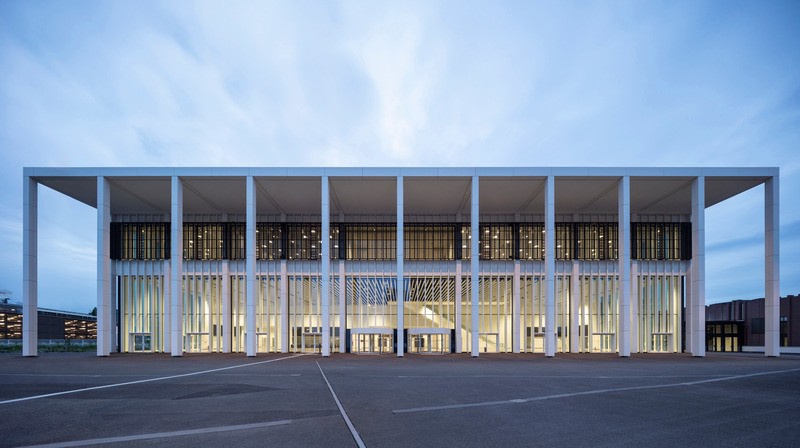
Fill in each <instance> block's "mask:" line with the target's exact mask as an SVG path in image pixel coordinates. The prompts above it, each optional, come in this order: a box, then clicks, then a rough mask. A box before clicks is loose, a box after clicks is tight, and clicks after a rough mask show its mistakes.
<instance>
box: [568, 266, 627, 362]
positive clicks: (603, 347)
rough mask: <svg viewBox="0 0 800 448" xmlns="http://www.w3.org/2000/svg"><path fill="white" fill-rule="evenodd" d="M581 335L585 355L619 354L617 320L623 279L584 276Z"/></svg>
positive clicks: (581, 292) (609, 276)
mask: <svg viewBox="0 0 800 448" xmlns="http://www.w3.org/2000/svg"><path fill="white" fill-rule="evenodd" d="M578 283H579V285H580V288H581V291H580V303H579V305H578V309H579V313H580V314H579V316H578V317H579V319H578V324H579V327H578V334H579V337H580V344H579V347H580V351H582V352H612V353H613V352H615V351H616V350H617V316H618V310H617V307H618V304H619V303H618V302H619V277H617V276H616V275H582V276H581V277H580V279H579V280H578Z"/></svg>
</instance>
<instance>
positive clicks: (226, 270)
mask: <svg viewBox="0 0 800 448" xmlns="http://www.w3.org/2000/svg"><path fill="white" fill-rule="evenodd" d="M245 244H247V242H246V241H245ZM230 272H231V271H230V266H228V260H222V353H230V352H231V325H232V324H233V322H232V320H231V274H230Z"/></svg>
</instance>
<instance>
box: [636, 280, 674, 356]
mask: <svg viewBox="0 0 800 448" xmlns="http://www.w3.org/2000/svg"><path fill="white" fill-rule="evenodd" d="M637 283H638V289H639V303H638V305H639V310H638V311H639V313H638V316H637V317H638V319H639V322H638V324H639V350H640V351H642V352H678V351H680V340H681V338H680V333H679V331H680V325H681V320H680V310H681V304H682V301H683V300H682V299H683V296H682V286H683V277H682V276H679V275H640V276H639V280H638V282H637Z"/></svg>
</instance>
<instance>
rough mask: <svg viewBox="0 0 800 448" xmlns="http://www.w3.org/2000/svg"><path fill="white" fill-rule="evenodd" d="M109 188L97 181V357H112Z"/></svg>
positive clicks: (102, 182) (103, 182)
mask: <svg viewBox="0 0 800 448" xmlns="http://www.w3.org/2000/svg"><path fill="white" fill-rule="evenodd" d="M112 312H113V307H112V305H111V188H110V187H109V185H108V179H106V178H105V177H103V176H98V177H97V356H108V355H110V354H111V345H112V343H113V342H112V338H111V322H112V317H111V316H112Z"/></svg>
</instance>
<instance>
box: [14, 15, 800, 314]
mask: <svg viewBox="0 0 800 448" xmlns="http://www.w3.org/2000/svg"><path fill="white" fill-rule="evenodd" d="M798 24H800V3H798V2H777V1H765V2H753V1H744V2H737V1H720V2H703V1H669V2H657V1H647V2H641V1H639V2H624V1H608V2H585V1H580V2H555V1H553V2H537V1H520V2H501V3H498V2H462V1H459V2H456V1H450V2H434V1H424V2H393V3H379V2H361V1H359V2H238V1H233V2H228V1H226V2H132V1H129V2H125V1H118V2H107V1H106V2H92V1H80V2H63V1H54V2H41V1H9V0H5V1H2V2H0V188H2V194H1V195H0V201H2V202H1V203H0V206H1V207H2V208H1V209H0V210H2V213H0V250H1V251H2V257H0V289H10V290H12V291H13V292H14V297H15V298H17V299H20V300H21V297H22V294H21V293H22V284H21V283H22V282H21V276H22V267H21V265H22V263H21V253H22V241H21V240H22V236H21V235H22V211H21V203H22V184H21V179H22V167H23V166H216V165H222V166H248V165H253V166H342V165H345V166H398V165H399V166H429V165H435V166H439V165H441V166H517V165H524V166H779V167H780V168H781V200H782V208H781V251H782V260H781V280H782V285H781V293H782V294H784V295H785V294H796V293H800V279H798V273H800V256H798V253H800V250H799V249H800V207H798V206H797V204H796V201H797V200H796V199H794V198H795V197H797V196H798V193H800V175H799V174H800V173H798V169H800V45H798V42H800V26H798ZM40 207H41V208H40V218H39V219H40V241H39V251H40V254H41V257H40V271H39V278H40V306H43V307H49V308H59V309H68V310H77V311H88V310H90V309H91V308H92V307H93V306H94V301H95V281H94V278H95V269H96V267H95V244H96V243H95V232H94V228H95V215H94V210H93V209H91V208H89V207H87V206H83V205H80V204H75V203H74V201H72V200H69V199H66V198H64V197H62V196H60V195H59V194H57V193H54V192H52V191H49V190H47V189H46V188H42V189H41V191H40ZM706 216H707V217H706V219H707V254H708V256H707V268H706V270H707V275H708V282H707V299H708V302H716V301H723V300H729V299H733V298H752V297H759V296H762V295H763V288H764V287H763V277H764V269H763V219H764V218H763V188H756V189H754V190H751V191H749V192H746V193H744V194H742V195H740V196H737V197H736V198H734V199H732V200H730V201H728V202H727V203H723V204H720V205H718V206H715V207H712V208H710V209H708V211H707V215H706Z"/></svg>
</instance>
